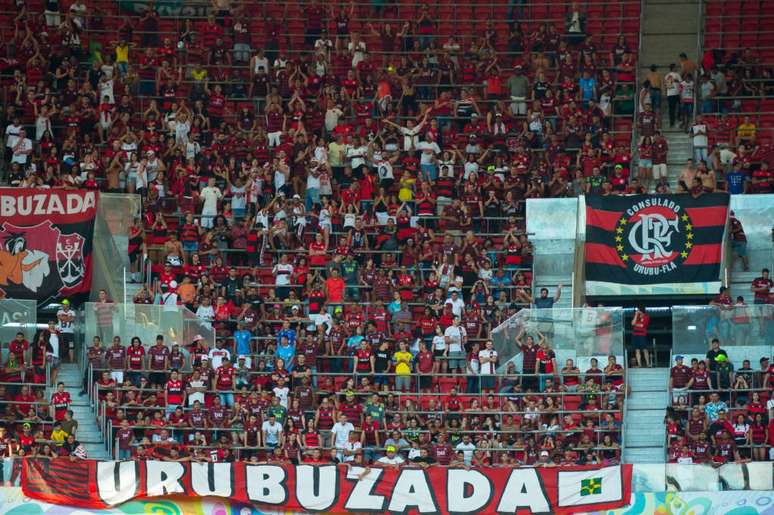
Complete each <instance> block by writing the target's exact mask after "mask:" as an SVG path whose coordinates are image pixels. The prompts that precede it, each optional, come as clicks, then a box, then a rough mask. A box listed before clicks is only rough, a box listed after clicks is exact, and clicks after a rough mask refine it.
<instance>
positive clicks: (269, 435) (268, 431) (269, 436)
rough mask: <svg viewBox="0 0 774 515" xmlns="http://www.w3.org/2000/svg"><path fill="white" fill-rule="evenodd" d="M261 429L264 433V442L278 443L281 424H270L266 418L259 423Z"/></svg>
mask: <svg viewBox="0 0 774 515" xmlns="http://www.w3.org/2000/svg"><path fill="white" fill-rule="evenodd" d="M261 431H263V432H264V434H265V435H266V443H268V444H278V443H279V437H280V434H282V425H281V424H278V423H277V422H274V424H272V423H271V422H269V421H268V420H267V421H266V422H264V423H263V424H261Z"/></svg>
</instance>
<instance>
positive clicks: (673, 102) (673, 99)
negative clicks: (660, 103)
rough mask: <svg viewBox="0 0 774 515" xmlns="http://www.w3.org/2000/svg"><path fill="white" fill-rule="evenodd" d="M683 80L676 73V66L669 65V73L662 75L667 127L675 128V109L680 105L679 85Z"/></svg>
mask: <svg viewBox="0 0 774 515" xmlns="http://www.w3.org/2000/svg"><path fill="white" fill-rule="evenodd" d="M682 81H683V78H682V77H681V76H680V74H679V73H678V72H677V65H676V64H674V63H672V64H670V65H669V72H668V73H667V74H666V75H664V86H665V88H666V95H667V107H668V109H669V127H674V126H675V121H676V120H677V108H678V106H679V105H680V83H681V82H682Z"/></svg>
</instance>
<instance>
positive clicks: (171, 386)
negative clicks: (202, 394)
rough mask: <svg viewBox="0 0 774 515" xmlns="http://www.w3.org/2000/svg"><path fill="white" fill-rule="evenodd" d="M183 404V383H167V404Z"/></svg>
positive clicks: (178, 381) (170, 381) (171, 381)
mask: <svg viewBox="0 0 774 515" xmlns="http://www.w3.org/2000/svg"><path fill="white" fill-rule="evenodd" d="M182 402H183V381H181V380H180V379H178V380H177V381H173V380H171V379H170V380H169V381H167V404H182Z"/></svg>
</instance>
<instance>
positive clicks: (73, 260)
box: [56, 233, 86, 288]
mask: <svg viewBox="0 0 774 515" xmlns="http://www.w3.org/2000/svg"><path fill="white" fill-rule="evenodd" d="M85 241H86V240H85V239H84V238H83V236H81V235H80V234H77V233H74V234H66V235H63V236H61V237H60V238H59V240H58V241H57V242H56V257H57V268H58V269H59V277H60V278H61V279H62V284H64V285H65V286H66V287H68V288H70V287H72V286H75V285H76V284H78V283H79V282H81V279H83V276H84V273H85V270H84V266H83V243H84V242H85Z"/></svg>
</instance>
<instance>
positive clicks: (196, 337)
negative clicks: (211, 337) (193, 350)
mask: <svg viewBox="0 0 774 515" xmlns="http://www.w3.org/2000/svg"><path fill="white" fill-rule="evenodd" d="M202 340H204V336H202V335H201V334H197V335H196V336H194V337H193V341H195V342H200V341H202Z"/></svg>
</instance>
